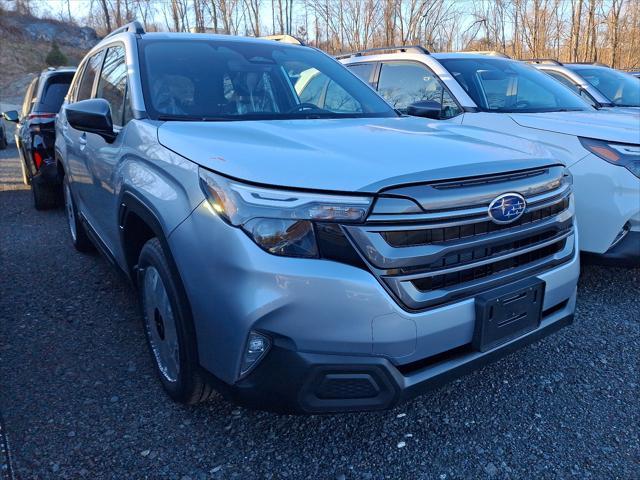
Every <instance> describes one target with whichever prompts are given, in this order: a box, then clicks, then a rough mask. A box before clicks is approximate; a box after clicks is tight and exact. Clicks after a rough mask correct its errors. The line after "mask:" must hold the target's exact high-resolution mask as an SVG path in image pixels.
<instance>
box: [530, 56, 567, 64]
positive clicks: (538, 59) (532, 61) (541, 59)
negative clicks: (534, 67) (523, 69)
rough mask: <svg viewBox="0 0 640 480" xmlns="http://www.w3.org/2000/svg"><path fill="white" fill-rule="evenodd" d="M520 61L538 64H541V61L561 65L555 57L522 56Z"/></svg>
mask: <svg viewBox="0 0 640 480" xmlns="http://www.w3.org/2000/svg"><path fill="white" fill-rule="evenodd" d="M522 61H523V62H526V63H536V64H538V65H541V64H543V63H546V64H550V65H562V63H561V62H559V61H558V60H556V59H555V58H524V59H522Z"/></svg>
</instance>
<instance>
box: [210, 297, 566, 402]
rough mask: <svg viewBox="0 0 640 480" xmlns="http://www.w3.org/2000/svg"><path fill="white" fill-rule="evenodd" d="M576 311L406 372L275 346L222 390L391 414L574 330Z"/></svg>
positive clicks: (557, 312)
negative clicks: (507, 357)
mask: <svg viewBox="0 0 640 480" xmlns="http://www.w3.org/2000/svg"><path fill="white" fill-rule="evenodd" d="M574 306H575V294H574V295H573V296H572V297H571V299H569V300H568V301H566V302H563V303H562V304H561V305H560V306H559V307H556V308H554V309H553V311H552V312H549V313H547V315H546V316H545V317H544V319H543V321H542V322H541V324H540V326H539V327H538V328H537V329H536V330H534V331H532V332H529V333H528V334H525V335H523V336H521V337H518V338H516V339H514V340H512V341H510V342H508V343H506V344H503V345H501V346H499V347H496V348H494V349H492V350H489V351H487V352H484V353H480V352H478V351H473V350H472V349H471V347H470V346H463V347H462V348H457V349H455V350H453V351H451V352H445V353H444V354H440V355H438V356H436V357H434V358H432V359H425V360H424V361H423V362H419V363H418V364H416V365H409V366H404V367H402V366H397V365H394V364H393V363H392V362H390V361H389V360H388V359H386V358H384V357H361V356H347V355H326V354H318V353H307V352H296V351H292V350H288V349H286V348H283V347H275V348H273V349H272V351H270V352H269V354H268V355H267V357H266V358H265V360H264V361H263V362H262V363H261V364H260V365H259V366H258V368H257V369H256V370H255V371H254V372H252V373H251V375H249V377H248V378H246V379H245V380H242V381H240V382H238V383H236V384H235V385H233V386H229V385H226V384H224V385H220V387H221V392H222V393H223V394H224V395H225V396H226V397H227V398H230V399H231V400H233V401H234V402H236V403H238V404H240V405H243V406H245V407H248V408H254V409H260V410H269V411H275V412H279V413H307V414H310V413H332V412H333V413H335V412H349V411H369V410H383V409H388V408H392V407H393V406H394V405H396V404H398V403H399V402H402V401H405V400H408V399H410V398H413V397H415V396H417V395H420V394H422V393H425V392H427V391H429V390H431V389H434V388H437V387H439V386H441V385H442V384H444V383H447V382H449V381H451V380H453V379H455V378H457V377H460V376H462V375H465V374H467V373H469V372H471V371H473V370H475V369H477V368H480V367H481V366H483V365H486V364H488V363H491V362H494V361H496V360H498V359H500V358H502V357H503V356H505V355H507V354H509V353H511V352H513V351H515V350H518V349H520V348H522V347H525V346H526V345H528V344H530V343H532V342H535V341H537V340H539V339H541V338H543V337H545V336H547V335H549V334H551V333H554V332H556V331H557V330H559V329H561V328H563V327H565V326H567V325H570V324H571V323H572V322H573V310H574ZM284 377H286V381H283V378H284Z"/></svg>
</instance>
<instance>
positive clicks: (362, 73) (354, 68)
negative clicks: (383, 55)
mask: <svg viewBox="0 0 640 480" xmlns="http://www.w3.org/2000/svg"><path fill="white" fill-rule="evenodd" d="M374 66H375V64H373V63H357V64H354V65H347V68H348V69H349V70H351V72H353V73H355V74H356V75H357V76H358V77H360V78H361V79H362V80H364V81H365V82H367V83H368V84H370V85H371V73H372V72H373V67H374Z"/></svg>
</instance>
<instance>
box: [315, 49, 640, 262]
mask: <svg viewBox="0 0 640 480" xmlns="http://www.w3.org/2000/svg"><path fill="white" fill-rule="evenodd" d="M339 60H340V61H341V62H342V63H343V64H345V65H346V66H347V67H348V68H349V69H350V70H351V71H353V72H354V73H356V74H357V75H358V76H360V77H361V78H362V79H363V80H365V81H366V82H367V83H369V85H371V86H372V87H373V88H374V89H376V90H377V91H378V93H379V94H381V95H382V96H383V97H384V98H385V99H386V100H387V101H388V102H389V103H391V105H393V106H394V107H395V108H396V109H398V110H400V111H401V112H404V113H408V114H411V115H417V116H422V117H427V118H430V119H433V120H437V121H439V122H443V123H449V124H458V125H465V126H470V127H482V129H485V130H481V129H477V135H478V136H480V137H483V136H486V135H488V134H487V130H486V129H491V130H495V131H496V132H500V133H503V134H508V135H513V136H517V137H521V138H526V139H528V140H532V141H536V142H540V143H541V144H543V145H544V146H545V147H547V148H548V149H550V150H551V151H552V152H553V153H554V155H556V156H557V157H558V158H560V159H562V161H564V162H565V164H566V165H567V166H568V167H569V168H570V171H571V173H572V174H573V177H574V185H575V192H576V205H577V216H578V225H579V231H580V242H581V246H580V248H581V250H582V252H583V253H585V254H587V256H588V257H592V259H594V260H597V261H599V262H601V263H613V264H623V265H640V116H638V115H634V114H628V115H620V114H614V113H610V112H606V111H603V110H596V109H595V108H593V107H592V106H591V105H589V104H588V103H586V102H585V101H584V100H583V99H582V98H581V97H580V96H579V95H576V94H574V93H572V92H571V91H570V90H569V89H567V88H565V87H563V86H562V85H560V84H559V83H558V82H557V81H555V80H553V79H552V78H551V77H549V76H547V75H545V74H543V73H542V72H539V71H538V70H536V69H535V68H533V67H532V66H530V65H527V64H525V63H522V62H519V61H516V60H510V59H507V58H501V57H499V56H488V55H478V54H463V53H441V54H433V55H431V54H429V52H427V51H426V50H424V49H423V48H421V47H400V48H391V49H375V50H373V51H371V50H368V51H364V52H357V53H354V54H349V55H343V56H341V57H339ZM310 83H311V82H310ZM433 123H438V122H433ZM467 134H469V133H467ZM510 138H511V137H509V136H504V141H505V142H511V141H514V140H510Z"/></svg>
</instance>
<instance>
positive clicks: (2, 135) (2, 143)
mask: <svg viewBox="0 0 640 480" xmlns="http://www.w3.org/2000/svg"><path fill="white" fill-rule="evenodd" d="M2 120H3V116H1V115H0V150H4V149H5V148H7V146H8V145H9V144H8V143H7V131H6V129H5V128H4V123H3V121H2Z"/></svg>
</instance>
